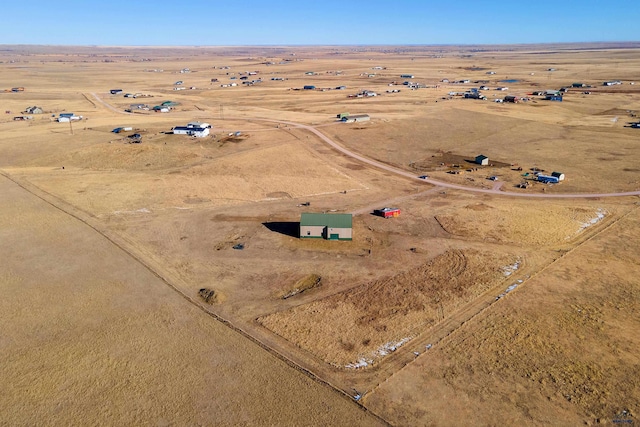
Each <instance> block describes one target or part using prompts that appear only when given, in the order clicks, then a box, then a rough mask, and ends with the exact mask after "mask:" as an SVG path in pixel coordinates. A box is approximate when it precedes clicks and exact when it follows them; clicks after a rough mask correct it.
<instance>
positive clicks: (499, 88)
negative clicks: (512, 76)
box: [496, 86, 509, 90]
mask: <svg viewBox="0 0 640 427" xmlns="http://www.w3.org/2000/svg"><path fill="white" fill-rule="evenodd" d="M496 90H509V88H508V87H504V86H500V87H497V88H496Z"/></svg>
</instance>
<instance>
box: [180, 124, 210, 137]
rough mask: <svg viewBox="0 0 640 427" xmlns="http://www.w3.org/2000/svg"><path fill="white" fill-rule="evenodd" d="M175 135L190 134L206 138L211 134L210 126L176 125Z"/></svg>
mask: <svg viewBox="0 0 640 427" xmlns="http://www.w3.org/2000/svg"><path fill="white" fill-rule="evenodd" d="M173 134H174V135H189V136H195V137H197V138H204V137H205V136H207V135H209V128H208V127H194V126H176V127H174V128H173Z"/></svg>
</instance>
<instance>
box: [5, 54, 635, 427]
mask: <svg viewBox="0 0 640 427" xmlns="http://www.w3.org/2000/svg"><path fill="white" fill-rule="evenodd" d="M186 69H188V72H186V71H187V70H186ZM550 69H553V71H549V70H550ZM181 71H182V72H181ZM489 72H491V73H492V74H489ZM402 74H410V75H413V76H414V77H413V78H411V79H408V78H401V77H400V76H401V75H402ZM638 76H640V46H637V45H634V44H626V45H619V46H605V45H601V44H594V45H575V46H572V45H557V46H554V45H543V46H491V47H487V46H484V47H476V46H474V47H464V48H460V47H406V48H405V47H371V48H368V47H361V48H349V47H317V48H305V47H296V48H288V47H261V48H258V47H256V48H250V47H246V48H243V47H238V48H124V47H123V48H118V47H110V48H106V47H105V48H84V47H73V48H71V47H39V46H5V47H4V49H2V50H0V82H2V85H4V87H0V101H1V102H0V103H1V104H2V107H3V108H2V110H3V111H2V112H0V113H2V116H0V129H1V132H0V172H1V173H2V176H0V181H1V182H0V191H1V194H2V195H3V200H4V201H5V203H3V204H2V207H1V208H0V236H2V242H3V245H2V246H1V248H0V256H1V257H2V259H3V268H1V269H0V290H1V291H2V293H3V295H5V297H4V298H3V300H2V301H1V302H0V322H2V324H3V325H5V329H6V330H7V332H6V333H3V334H2V336H1V337H0V356H1V357H2V359H3V361H4V363H3V364H2V365H1V366H0V376H1V377H2V378H3V379H4V384H5V386H4V387H2V389H1V391H0V424H7V425H33V424H38V425H60V424H122V425H138V424H143V425H144V424H152V425H184V424H187V425H192V424H202V425H377V424H380V425H384V424H390V425H435V426H440V425H460V424H464V425H467V424H475V425H505V424H509V425H514V424H518V425H541V424H552V425H576V424H587V425H592V424H596V423H599V424H605V425H607V424H612V423H619V422H621V421H623V422H625V423H626V422H628V421H629V420H630V421H631V423H635V422H637V418H638V417H639V416H640V406H639V402H640V386H639V384H638V378H640V372H638V368H637V367H638V366H639V362H640V361H639V360H638V356H637V348H638V346H639V345H640V343H639V342H638V339H637V337H636V335H637V334H636V333H635V331H637V330H638V328H639V327H640V324H639V320H638V319H639V317H638V305H639V304H640V281H639V280H638V279H637V277H636V276H637V270H638V262H637V259H638V258H639V257H640V247H639V246H638V242H639V241H640V236H639V235H638V234H639V233H640V223H639V221H640V216H639V212H640V211H639V210H638V203H639V201H640V199H638V196H636V195H626V196H624V197H622V196H620V197H608V196H607V194H606V193H630V192H637V191H639V190H640V167H638V165H637V163H638V162H637V160H638V159H639V158H640V129H634V128H632V127H630V123H631V122H637V121H639V120H640V119H638V114H640V113H639V112H640V81H635V80H634V79H637V78H638ZM257 79H260V80H261V82H256V83H255V84H253V85H248V84H244V83H243V82H250V81H251V80H257ZM406 80H411V81H412V82H414V83H417V84H420V87H418V88H414V89H412V88H411V87H410V85H405V84H403V82H404V81H406ZM466 80H468V82H467V83H456V82H459V81H466ZM608 80H620V81H621V83H622V84H620V85H615V86H603V82H604V81H608ZM178 81H182V84H178V85H177V84H175V83H176V82H178ZM506 81H508V82H506ZM577 82H580V83H584V84H585V85H587V86H586V87H584V88H569V89H568V92H567V93H565V94H564V98H563V101H562V102H554V101H546V100H543V99H542V97H541V96H537V95H532V93H533V92H534V91H538V90H547V89H560V88H561V87H570V86H571V85H572V84H573V83H577ZM233 83H235V84H236V86H230V85H231V84H233ZM632 83H633V84H632ZM305 85H313V86H315V87H316V90H302V87H303V86H305ZM481 85H486V86H488V87H489V90H483V91H482V92H483V93H484V94H485V95H486V97H487V98H488V99H487V100H485V101H483V100H475V99H464V98H463V97H462V96H459V95H451V93H452V92H456V93H462V92H464V91H467V90H470V89H471V88H477V87H479V86H481ZM223 86H227V87H223ZM341 86H345V87H346V89H337V88H338V87H341ZM499 86H508V90H505V91H499V90H497V89H496V88H497V87H499ZM12 87H24V91H20V92H11V91H8V92H1V90H3V89H11V88H12ZM116 88H117V89H122V91H123V92H122V93H119V94H111V93H110V90H111V89H116ZM175 88H184V90H175ZM364 90H370V91H375V92H376V93H377V96H372V97H349V95H355V94H357V93H360V92H362V91H364ZM392 90H399V91H397V92H391V91H392ZM388 91H389V92H388ZM585 92H589V94H586V93H585ZM124 94H139V96H136V98H133V97H131V98H130V97H125V96H124ZM505 95H516V96H519V97H524V98H529V100H528V101H523V102H519V103H513V104H512V103H498V102H494V99H502V98H503V97H504V96H505ZM165 101H172V102H174V103H176V104H177V105H175V106H174V107H173V108H172V109H171V111H169V112H168V113H155V112H153V111H146V110H135V109H134V110H132V111H134V112H132V113H129V112H127V111H125V110H127V109H130V104H137V103H142V104H146V105H148V106H149V107H153V106H155V105H159V104H160V103H162V102H165ZM30 106H39V107H41V108H42V109H43V110H44V112H43V113H42V114H29V113H23V111H24V110H25V109H26V108H27V107H30ZM61 112H73V113H75V114H77V115H81V116H83V119H82V120H79V121H76V122H73V123H72V124H69V123H58V122H57V121H56V120H55V119H56V116H57V115H58V114H59V113H61ZM343 112H349V113H351V114H369V115H370V117H371V120H370V121H367V122H361V123H352V124H344V123H339V122H337V118H336V115H337V114H339V113H343ZM22 115H30V116H32V118H31V119H29V120H24V121H18V120H14V117H18V116H22ZM194 120H197V121H202V122H207V123H210V124H211V125H212V126H213V127H212V129H211V135H209V136H207V137H205V138H193V137H189V136H186V135H173V134H172V133H171V129H172V128H173V127H174V126H184V125H185V124H186V123H188V122H191V121H194ZM305 126H310V127H312V128H313V129H310V128H307V127H305ZM116 127H131V130H130V131H125V132H122V133H119V134H116V133H113V132H111V131H112V129H114V128H116ZM314 129H315V131H319V132H321V134H322V135H324V136H325V137H327V138H329V139H330V140H332V141H334V142H335V143H337V144H338V145H339V146H341V147H342V148H344V149H346V150H347V152H344V151H342V152H341V151H338V150H337V149H336V148H335V147H332V146H331V145H329V144H328V143H327V141H325V140H323V139H321V138H320V137H319V136H318V135H317V134H314V133H313V132H312V131H311V130H314ZM237 132H240V134H236V133H237ZM132 133H139V134H140V135H141V137H142V142H141V143H140V144H133V143H129V142H128V139H127V135H130V134H132ZM352 154H353V155H352ZM478 154H484V155H486V156H488V157H489V158H490V164H489V165H487V166H478V165H475V164H473V163H472V161H473V159H474V158H475V156H477V155H478ZM354 155H359V156H362V157H364V158H365V159H371V160H374V161H377V162H379V163H381V164H383V165H386V166H388V167H389V168H388V169H384V168H382V167H374V166H373V165H372V164H370V163H367V162H365V161H363V159H361V158H357V157H355V156H354ZM534 169H536V170H544V172H545V173H551V172H552V171H559V172H563V173H564V174H565V175H566V179H565V180H564V181H562V182H560V183H558V184H551V185H549V184H542V183H539V182H535V181H534V180H533V178H534V176H535V175H534V173H533V172H534ZM419 175H428V176H429V178H428V179H426V180H420V179H415V178H414V179H411V178H410V177H417V176H419ZM491 176H495V177H496V178H497V180H495V181H493V180H489V179H487V178H488V177H491ZM523 183H528V184H529V185H528V186H527V187H526V188H520V184H523ZM451 185H456V186H458V187H453V186H451ZM459 186H464V187H465V188H467V189H468V190H487V192H484V193H481V192H476V191H467V190H464V189H461V188H460V187H459ZM512 193H516V195H517V196H518V197H513V195H512ZM581 194H589V195H591V196H590V197H576V196H580V195H581ZM527 195H529V197H527ZM550 196H553V197H550ZM558 196H564V197H558ZM383 206H395V207H399V208H400V209H401V211H402V213H401V215H400V216H399V217H398V218H392V219H384V218H381V217H377V216H373V215H371V214H370V213H371V212H372V210H373V209H375V208H380V207H383ZM301 212H341V213H353V214H354V220H353V222H354V226H353V227H354V229H353V234H354V239H353V240H352V241H347V242H330V241H324V240H313V241H309V240H301V239H299V238H298V237H297V236H298V221H299V220H300V213H301Z"/></svg>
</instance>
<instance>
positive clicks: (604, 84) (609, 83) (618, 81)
mask: <svg viewBox="0 0 640 427" xmlns="http://www.w3.org/2000/svg"><path fill="white" fill-rule="evenodd" d="M621 84H622V82H621V81H620V80H610V81H608V82H604V83H603V84H602V85H603V86H614V85H621Z"/></svg>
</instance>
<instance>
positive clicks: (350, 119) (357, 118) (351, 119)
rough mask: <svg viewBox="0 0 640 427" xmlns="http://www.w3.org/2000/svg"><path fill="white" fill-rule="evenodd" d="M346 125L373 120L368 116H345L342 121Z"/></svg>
mask: <svg viewBox="0 0 640 427" xmlns="http://www.w3.org/2000/svg"><path fill="white" fill-rule="evenodd" d="M340 120H342V121H343V122H345V123H357V122H368V121H369V120H371V118H370V117H369V115H368V114H356V115H354V116H345V117H343V118H342V119H340Z"/></svg>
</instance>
